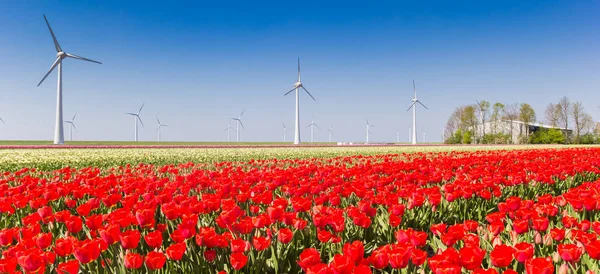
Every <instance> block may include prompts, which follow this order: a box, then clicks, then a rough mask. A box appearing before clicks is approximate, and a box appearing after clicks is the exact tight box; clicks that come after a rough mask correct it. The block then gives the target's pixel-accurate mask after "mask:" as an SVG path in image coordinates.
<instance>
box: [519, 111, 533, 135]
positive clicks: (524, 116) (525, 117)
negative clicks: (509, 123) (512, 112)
mask: <svg viewBox="0 0 600 274" xmlns="http://www.w3.org/2000/svg"><path fill="white" fill-rule="evenodd" d="M519 119H521V122H523V124H525V136H526V137H529V125H530V124H531V123H533V122H534V121H535V110H533V108H532V107H531V105H529V104H527V103H522V104H521V106H520V109H519Z"/></svg>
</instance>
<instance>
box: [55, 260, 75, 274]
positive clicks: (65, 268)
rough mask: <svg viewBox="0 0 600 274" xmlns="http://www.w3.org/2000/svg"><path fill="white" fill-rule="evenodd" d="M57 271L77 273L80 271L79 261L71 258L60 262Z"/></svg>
mask: <svg viewBox="0 0 600 274" xmlns="http://www.w3.org/2000/svg"><path fill="white" fill-rule="evenodd" d="M56 271H57V272H58V273H60V274H77V273H79V261H77V260H70V261H66V262H64V263H60V264H58V267H57V268H56Z"/></svg>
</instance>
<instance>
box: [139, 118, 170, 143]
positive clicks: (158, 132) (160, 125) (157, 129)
mask: <svg viewBox="0 0 600 274" xmlns="http://www.w3.org/2000/svg"><path fill="white" fill-rule="evenodd" d="M140 121H141V120H140ZM156 122H157V123H158V127H157V128H156V133H157V134H158V141H159V142H160V129H161V128H162V127H168V126H169V125H163V124H161V123H160V120H158V116H156Z"/></svg>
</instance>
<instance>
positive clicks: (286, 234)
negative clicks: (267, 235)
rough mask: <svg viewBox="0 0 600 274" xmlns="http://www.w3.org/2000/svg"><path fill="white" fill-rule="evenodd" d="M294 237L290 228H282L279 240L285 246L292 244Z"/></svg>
mask: <svg viewBox="0 0 600 274" xmlns="http://www.w3.org/2000/svg"><path fill="white" fill-rule="evenodd" d="M293 237H294V233H293V232H292V231H291V230H290V229H289V228H282V229H280V230H279V233H278V234H277V240H279V241H280V242H281V243H284V244H287V243H289V242H291V241H292V238H293Z"/></svg>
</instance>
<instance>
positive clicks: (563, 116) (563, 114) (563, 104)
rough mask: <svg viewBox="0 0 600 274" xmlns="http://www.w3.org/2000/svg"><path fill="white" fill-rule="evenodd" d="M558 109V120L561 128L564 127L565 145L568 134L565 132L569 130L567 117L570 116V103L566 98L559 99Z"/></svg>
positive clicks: (567, 140)
mask: <svg viewBox="0 0 600 274" xmlns="http://www.w3.org/2000/svg"><path fill="white" fill-rule="evenodd" d="M558 107H559V108H560V112H559V113H560V116H559V117H560V119H559V120H560V122H561V123H562V126H563V127H564V133H565V143H568V142H569V134H568V132H567V130H568V129H569V117H570V116H571V101H570V100H569V98H567V97H566V96H565V97H563V98H560V101H558Z"/></svg>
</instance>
